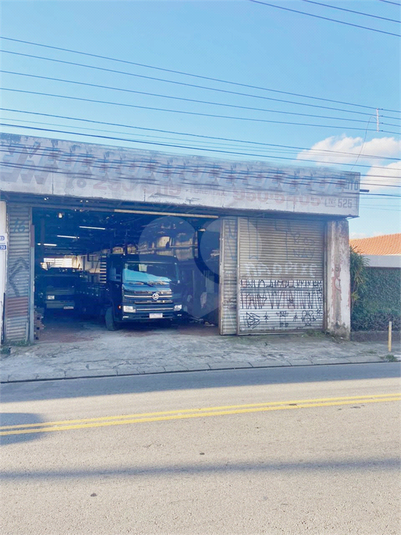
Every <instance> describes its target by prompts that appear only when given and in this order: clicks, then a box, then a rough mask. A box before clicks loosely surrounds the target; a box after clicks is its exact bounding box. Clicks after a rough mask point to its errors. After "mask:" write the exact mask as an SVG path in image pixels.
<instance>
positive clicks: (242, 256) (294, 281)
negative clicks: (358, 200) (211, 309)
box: [238, 218, 324, 334]
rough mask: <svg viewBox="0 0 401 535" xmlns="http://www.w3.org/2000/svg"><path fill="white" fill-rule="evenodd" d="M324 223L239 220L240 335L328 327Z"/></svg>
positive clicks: (260, 219)
mask: <svg viewBox="0 0 401 535" xmlns="http://www.w3.org/2000/svg"><path fill="white" fill-rule="evenodd" d="M323 251H324V223H323V222H322V221H307V220H306V221H305V220H295V219H294V220H291V219H262V218H240V219H239V251H238V256H239V277H238V278H239V281H238V327H239V334H250V333H255V332H258V333H260V332H272V331H275V332H277V331H278V332H280V331H298V330H307V329H314V330H322V329H323V319H324V318H323V264H324V262H323V258H324V255H323Z"/></svg>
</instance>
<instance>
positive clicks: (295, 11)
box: [249, 0, 401, 37]
mask: <svg viewBox="0 0 401 535" xmlns="http://www.w3.org/2000/svg"><path fill="white" fill-rule="evenodd" d="M249 2H252V3H254V4H261V5H263V6H268V7H274V8H277V9H282V10H284V11H290V12H292V13H298V14H299V15H307V16H308V17H314V18H315V19H322V20H328V21H330V22H336V23H337V24H344V25H346V26H353V27H354V28H361V29H363V30H369V31H371V32H377V33H383V34H386V35H392V36H394V37H401V34H399V33H392V32H386V31H384V30H378V29H376V28H370V27H368V26H361V25H360V24H353V23H351V22H344V21H343V20H338V19H331V18H329V17H323V16H321V15H315V14H314V13H306V12H305V11H299V10H298V9H291V8H289V7H284V6H278V5H276V4H269V3H267V2H262V1H261V0H249Z"/></svg>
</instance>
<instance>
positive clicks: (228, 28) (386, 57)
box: [0, 0, 401, 237]
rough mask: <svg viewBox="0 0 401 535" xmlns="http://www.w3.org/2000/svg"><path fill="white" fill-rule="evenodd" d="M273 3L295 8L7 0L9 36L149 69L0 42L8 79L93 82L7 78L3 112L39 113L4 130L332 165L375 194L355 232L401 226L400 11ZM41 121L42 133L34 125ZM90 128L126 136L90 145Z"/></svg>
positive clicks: (8, 115) (15, 117)
mask: <svg viewBox="0 0 401 535" xmlns="http://www.w3.org/2000/svg"><path fill="white" fill-rule="evenodd" d="M394 2H395V3H399V0H394ZM267 3H270V4H273V5H276V6H279V7H282V8H286V9H279V8H277V7H272V6H268V5H262V4H258V3H255V2H251V1H248V0H238V1H237V0H232V1H224V2H218V1H189V0H186V1H176V2H171V1H152V0H147V1H146V2H142V1H141V2H137V1H123V2H118V1H114V2H107V1H104V2H101V1H88V2H81V1H72V0H71V1H68V2H64V1H37V0H32V1H19V0H13V1H4V0H3V1H2V2H1V4H0V6H1V7H0V10H1V11H0V15H1V26H0V35H1V36H3V37H7V38H11V39H16V40H23V41H29V42H31V43H39V44H43V45H49V46H53V47H60V48H66V49H71V50H75V51H80V52H86V53H89V54H96V55H100V56H107V57H109V58H115V59H119V60H123V61H126V62H134V63H136V64H137V65H132V64H128V63H122V62H115V61H111V60H108V59H102V58H95V57H90V56H85V55H78V54H74V53H72V52H64V51H60V50H53V49H50V48H44V47H38V46H35V45H33V44H26V43H20V42H16V41H10V40H4V39H3V40H0V46H1V49H2V53H1V69H2V71H12V72H14V73H22V74H24V75H27V74H29V75H34V76H42V77H47V78H49V77H50V78H59V79H63V80H70V81H75V82H79V83H78V84H70V83H66V82H60V81H54V80H49V79H40V78H34V77H28V76H21V75H19V74H9V73H5V72H2V73H1V85H2V87H3V88H8V89H14V90H16V91H8V90H4V91H2V94H1V107H2V108H7V109H8V110H11V109H12V110H19V111H24V112H31V113H30V114H28V113H18V112H17V111H5V110H1V111H0V113H1V117H2V123H5V124H8V125H11V124H13V125H17V127H12V126H3V127H2V130H3V131H5V132H12V133H20V134H27V135H38V136H43V137H56V138H59V139H77V140H80V141H90V142H95V143H105V144H112V145H113V144H114V145H123V146H127V147H133V148H141V149H155V150H162V151H165V152H172V153H181V154H182V153H187V154H197V155H204V156H209V157H210V156H211V157H214V158H223V159H254V160H262V159H263V160H267V161H270V162H272V163H276V164H277V165H283V166H284V165H286V166H287V165H308V166H314V165H316V163H315V162H316V161H317V160H319V162H318V163H317V165H321V163H320V162H324V164H325V165H327V166H330V167H336V168H337V169H338V168H340V169H344V170H353V171H359V172H361V174H362V184H363V188H364V189H369V191H370V192H369V193H368V194H363V195H362V196H361V208H360V218H358V219H355V220H351V221H350V231H351V236H353V237H364V236H374V235H378V234H390V233H394V232H401V219H400V213H401V212H400V211H401V205H400V197H399V196H400V195H401V180H400V176H401V168H400V162H399V159H400V156H401V142H400V125H401V114H400V112H399V110H400V94H401V91H400V64H401V63H400V42H401V40H400V38H399V37H396V36H394V35H388V33H390V34H391V33H395V34H400V33H401V24H400V22H399V21H400V8H398V7H397V6H396V5H394V4H393V3H389V2H384V1H380V0H360V1H353V2H349V1H346V0H344V1H340V0H337V1H330V2H329V1H328V0H326V1H325V0H322V1H321V2H320V3H321V4H322V3H324V4H327V5H328V4H330V5H332V6H334V7H341V8H342V9H348V10H353V11H358V12H361V13H366V14H370V15H373V17H367V16H363V15H361V14H355V13H350V12H349V11H342V10H335V9H330V8H328V7H326V6H322V5H316V4H314V3H311V2H306V1H304V0H293V1H283V0H275V1H274V0H271V1H270V2H267ZM288 9H292V10H298V11H302V12H305V13H309V14H313V15H316V16H321V17H327V18H332V19H336V20H338V21H343V22H347V23H348V24H355V25H360V26H366V27H368V28H371V29H370V30H367V29H362V28H357V27H355V26H349V25H345V24H340V23H339V22H332V21H328V20H322V19H320V18H315V17H312V16H307V15H303V14H301V13H294V12H292V11H288ZM377 17H383V18H386V19H392V20H393V21H395V22H392V21H391V20H382V19H379V18H377ZM372 29H377V30H380V31H382V32H388V33H379V32H375V31H372ZM10 52H16V53H18V54H10ZM20 54H27V55H31V56H32V55H34V56H42V57H46V58H50V59H56V60H59V61H60V60H61V61H64V62H73V63H81V64H85V65H90V66H92V67H98V69H94V68H89V67H82V66H78V65H71V64H66V63H60V62H54V61H49V59H39V58H37V57H36V58H33V57H26V56H22V55H20ZM138 64H141V65H138ZM155 67H156V68H155ZM99 68H101V69H103V70H101V69H99ZM104 69H109V70H114V71H116V70H118V71H123V72H124V73H129V74H123V73H116V72H110V71H109V70H104ZM162 69H167V70H170V71H180V72H181V73H186V74H178V73H173V72H168V71H166V70H162ZM188 74H192V75H197V76H198V77H196V76H188ZM199 76H201V77H207V78H209V79H204V78H199ZM144 77H151V78H158V80H155V79H149V78H144ZM210 78H214V79H218V80H222V81H225V82H222V81H221V82H219V81H216V80H210ZM172 82H173V83H172ZM177 82H178V83H177ZM226 82H234V83H235V84H243V85H235V84H233V83H230V84H229V83H226ZM82 84H93V85H97V86H98V85H103V86H109V87H112V88H118V89H119V90H117V89H106V88H100V87H93V85H92V86H86V85H82ZM194 85H195V86H202V88H200V87H193V86H194ZM250 86H253V87H250ZM122 90H125V91H122ZM21 91H34V92H39V93H48V94H53V95H64V96H68V97H75V98H77V99H79V98H81V99H92V100H101V101H107V102H111V103H113V104H105V103H104V102H103V103H96V102H88V101H80V100H73V99H67V98H58V97H54V96H44V95H33V94H28V93H23V92H21ZM138 92H142V93H152V94H153V95H149V94H147V95H144V94H139V93H138ZM229 92H235V93H242V94H241V95H239V94H232V93H229ZM155 95H158V96H155ZM168 97H170V98H168ZM171 97H173V98H171ZM311 97H313V98H311ZM180 99H181V100H180ZM182 99H190V100H191V101H188V100H182ZM323 99H325V100H323ZM194 100H197V101H203V102H202V103H200V102H193V101H194ZM332 101H336V102H332ZM205 102H208V103H205ZM121 104H125V106H121ZM131 106H139V107H137V108H134V107H131ZM140 106H142V107H147V108H159V109H158V110H155V109H152V110H151V109H142V108H140ZM160 108H163V109H164V110H166V109H167V110H172V111H161V109H160ZM245 108H258V109H257V110H255V109H253V110H251V109H245ZM376 108H379V132H377V114H376ZM32 112H35V114H36V115H34V114H32ZM179 112H181V113H179ZM182 112H185V113H182ZM40 114H48V115H47V116H44V115H40ZM196 114H209V115H219V116H220V117H210V116H204V115H203V116H202V115H196ZM51 115H59V116H64V117H66V118H57V117H52V116H51ZM222 115H223V116H226V117H225V118H223V117H221V116H222ZM227 116H229V118H227ZM72 118H74V119H85V120H86V121H87V122H82V121H80V120H73V119H72ZM239 118H241V119H239ZM90 121H102V122H108V123H115V124H116V125H118V126H111V125H101V124H97V123H95V122H90ZM269 121H270V122H269ZM271 121H275V122H271ZM39 123H40V124H39ZM43 123H45V124H43ZM284 123H287V124H284ZM288 123H289V124H288ZM295 123H301V124H295ZM306 124H307V125H312V126H306ZM28 126H29V127H30V129H27V128H24V127H28ZM127 126H131V127H133V126H135V127H139V128H140V129H138V128H127ZM36 128H48V129H54V130H62V131H65V132H69V133H64V134H63V133H60V132H50V131H46V130H43V131H40V130H37V129H36ZM86 129H88V130H86ZM89 129H93V130H89ZM150 129H156V130H164V131H166V132H155V131H153V130H150ZM79 133H86V134H94V135H104V136H110V137H111V138H112V137H118V138H123V139H124V140H126V141H117V140H112V139H109V140H107V139H100V138H96V137H82V136H80V135H79ZM183 133H185V134H188V133H189V134H195V135H196V136H205V137H195V136H187V135H182V134H183ZM212 138H226V139H231V140H237V141H226V140H224V141H223V140H219V139H212ZM133 140H136V142H133ZM245 142H253V143H260V145H255V144H250V143H245ZM155 143H158V144H159V145H155ZM161 144H166V145H167V146H163V145H161ZM263 144H265V145H263ZM266 144H270V145H266ZM271 145H275V146H271ZM182 146H186V147H188V148H181V147H182ZM289 147H293V148H289ZM208 149H209V152H208ZM312 149H313V150H312ZM318 149H320V150H321V151H323V152H320V153H319V152H317V150H318ZM210 150H213V151H226V152H210ZM327 151H332V152H327ZM228 152H231V153H233V154H227V153H228ZM339 152H341V154H339ZM366 155H369V156H366Z"/></svg>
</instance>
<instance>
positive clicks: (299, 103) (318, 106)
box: [2, 50, 401, 116]
mask: <svg viewBox="0 0 401 535" xmlns="http://www.w3.org/2000/svg"><path fill="white" fill-rule="evenodd" d="M2 53H6V54H14V55H17V56H24V57H28V58H34V59H43V60H46V61H52V62H55V63H62V64H66V65H73V66H76V67H77V66H78V67H84V68H88V69H95V70H100V71H105V72H111V73H113V74H123V75H126V76H133V77H136V78H142V79H146V80H152V81H157V82H164V83H169V84H175V85H180V86H185V87H193V88H196V89H204V90H207V91H215V92H218V93H224V94H229V95H236V96H244V97H250V98H257V99H262V100H269V101H273V102H284V103H285V104H294V105H297V106H307V107H309V108H319V109H325V110H332V111H342V112H345V113H355V114H358V115H365V116H366V115H370V114H369V113H367V112H360V111H356V110H345V109H344V108H334V107H332V106H322V105H318V104H308V103H306V102H296V101H293V100H286V99H279V98H273V97H265V96H262V95H252V94H249V93H241V92H238V91H229V90H227V89H218V88H214V87H207V86H201V85H196V84H188V83H185V82H178V81H174V80H167V79H165V78H156V77H154V76H145V75H143V74H135V73H130V72H126V71H118V70H116V69H108V68H106V67H97V66H94V65H88V64H85V63H76V62H72V61H65V60H61V59H54V58H48V57H44V56H35V55H32V54H22V53H20V52H11V51H9V50H2ZM364 107H366V108H368V109H374V110H375V111H376V108H372V107H368V106H364ZM380 109H382V110H383V111H390V112H391V113H397V112H396V111H395V110H388V109H386V110H385V109H384V108H380ZM400 113H401V112H400Z"/></svg>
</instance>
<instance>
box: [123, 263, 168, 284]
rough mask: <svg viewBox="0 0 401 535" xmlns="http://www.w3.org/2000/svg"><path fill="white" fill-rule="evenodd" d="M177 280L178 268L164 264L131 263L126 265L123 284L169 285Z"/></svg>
mask: <svg viewBox="0 0 401 535" xmlns="http://www.w3.org/2000/svg"><path fill="white" fill-rule="evenodd" d="M176 280H177V266H176V265H175V264H170V263H168V264H167V263H165V264H164V263H162V262H154V263H153V262H152V263H150V262H148V263H143V262H129V263H127V264H125V265H124V269H123V282H137V283H138V282H139V283H142V284H168V283H169V282H171V281H173V282H175V281H176Z"/></svg>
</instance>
